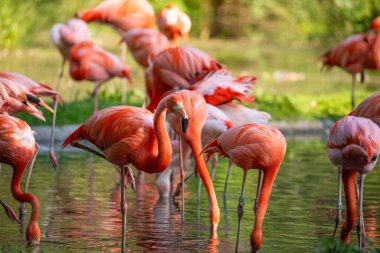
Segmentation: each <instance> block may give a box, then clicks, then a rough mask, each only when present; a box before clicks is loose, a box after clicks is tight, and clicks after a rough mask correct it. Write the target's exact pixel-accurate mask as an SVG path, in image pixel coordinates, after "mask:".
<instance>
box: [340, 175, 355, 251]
mask: <svg viewBox="0 0 380 253" xmlns="http://www.w3.org/2000/svg"><path fill="white" fill-rule="evenodd" d="M342 179H343V184H344V194H345V196H346V206H347V218H346V221H345V222H344V224H343V227H342V232H341V235H340V239H341V240H342V241H344V242H345V243H346V244H348V243H350V235H351V231H352V230H353V229H354V227H355V224H356V172H355V170H343V173H342Z"/></svg>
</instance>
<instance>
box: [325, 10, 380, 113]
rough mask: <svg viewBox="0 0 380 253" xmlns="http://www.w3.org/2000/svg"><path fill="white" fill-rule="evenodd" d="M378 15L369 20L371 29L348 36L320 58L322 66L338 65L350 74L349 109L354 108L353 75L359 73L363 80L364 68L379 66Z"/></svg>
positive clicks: (379, 23)
mask: <svg viewBox="0 0 380 253" xmlns="http://www.w3.org/2000/svg"><path fill="white" fill-rule="evenodd" d="M379 18H380V17H377V18H375V19H374V20H373V21H372V22H371V29H372V31H370V32H368V33H366V34H365V33H360V34H354V35H351V36H349V37H348V38H346V39H344V40H343V41H342V42H340V43H339V44H338V45H337V46H335V47H334V48H332V49H330V50H328V51H327V52H326V53H325V54H323V55H322V56H321V57H320V58H321V60H322V63H323V65H324V66H326V67H327V68H328V69H331V68H332V67H334V66H338V67H341V68H343V69H344V70H346V71H347V72H348V73H350V74H351V75H352V95H351V109H354V108H355V77H356V75H357V74H360V75H361V82H362V83H363V82H364V70H365V69H378V68H380V34H379V32H378V31H379V28H380V19H379Z"/></svg>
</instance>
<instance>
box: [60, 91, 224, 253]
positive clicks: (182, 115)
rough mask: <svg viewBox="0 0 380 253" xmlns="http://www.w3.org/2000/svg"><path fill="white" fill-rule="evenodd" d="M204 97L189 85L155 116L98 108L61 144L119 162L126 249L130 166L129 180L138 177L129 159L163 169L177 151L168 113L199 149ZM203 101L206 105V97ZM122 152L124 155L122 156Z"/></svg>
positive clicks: (214, 208)
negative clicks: (126, 180) (95, 148)
mask: <svg viewBox="0 0 380 253" xmlns="http://www.w3.org/2000/svg"><path fill="white" fill-rule="evenodd" d="M202 99H203V98H202V97H201V96H200V95H197V94H195V93H193V92H190V91H179V92H176V93H173V94H171V95H169V96H167V97H165V98H164V99H163V100H162V101H161V102H160V104H159V106H158V108H157V110H156V113H155V114H154V116H153V114H152V113H151V112H149V111H148V110H145V109H144V108H137V107H131V106H115V107H110V108H106V109H103V110H101V111H99V112H96V113H94V114H93V115H92V116H91V117H90V118H89V119H88V120H87V121H86V122H85V123H83V124H82V125H81V126H80V127H79V128H78V129H77V130H76V131H74V132H73V133H72V134H71V135H70V136H69V137H68V138H67V139H66V141H65V142H64V144H63V145H62V148H64V147H65V146H67V145H68V144H71V145H73V146H75V147H79V148H82V149H84V150H87V151H89V152H91V153H94V154H96V155H98V156H100V157H102V158H104V159H106V160H108V161H109V162H110V163H112V164H114V165H115V166H117V167H118V168H120V170H121V179H120V180H121V184H120V185H121V186H120V187H121V191H122V197H121V213H122V222H123V226H122V250H123V252H124V250H125V215H126V203H125V198H124V188H125V172H127V175H128V177H129V180H130V181H132V182H133V181H134V179H133V174H132V170H131V169H130V167H128V164H130V163H131V164H133V165H134V167H136V168H137V169H138V170H140V171H143V172H147V173H159V172H162V171H163V170H165V169H166V167H167V166H168V165H169V162H170V159H171V155H172V148H171V144H170V139H169V136H168V133H167V130H166V124H165V118H166V114H167V117H168V118H169V120H170V121H171V122H172V126H173V129H174V130H176V131H177V130H178V131H180V132H181V133H182V132H188V134H184V135H181V138H183V139H185V141H186V142H188V143H189V144H190V146H192V148H194V150H195V151H196V152H194V153H196V154H198V155H199V154H200V151H201V150H200V149H201V147H200V129H201V127H202V126H203V124H202V122H199V120H198V118H200V121H202V120H203V117H205V115H204V113H202V111H200V109H202V105H203V104H202ZM199 100H200V101H199ZM203 103H204V106H205V102H204V100H203ZM199 106H201V108H199ZM195 109H198V110H197V112H196V113H195V112H194V111H193V110H195ZM204 109H205V108H204ZM187 110H189V111H187ZM200 112H201V113H200ZM153 117H154V119H153ZM177 123H178V124H177ZM188 125H189V129H188ZM197 131H199V136H197V134H198V132H197ZM177 133H178V132H177ZM190 135H191V137H192V139H191V140H189V138H190ZM197 138H198V139H197ZM81 139H87V140H89V141H90V142H91V143H93V144H94V145H95V146H97V147H98V148H99V149H100V150H101V151H100V152H99V151H96V150H93V149H91V148H89V147H87V146H85V145H82V144H80V143H78V141H79V140H81ZM197 140H198V141H197ZM198 142H199V143H198ZM197 151H198V152H197ZM120 154H123V155H122V156H121V155H120ZM197 157H198V159H197V163H198V164H200V166H199V167H200V172H201V177H202V178H204V179H205V181H206V182H205V185H207V187H206V189H207V190H208V192H210V201H211V220H212V227H213V228H215V230H216V227H217V224H218V222H219V207H218V204H217V200H216V196H215V192H214V189H213V186H212V183H211V180H209V182H208V183H207V176H209V175H208V172H207V168H206V164H205V162H204V159H203V157H200V156H197ZM202 165H203V166H202ZM205 169H206V170H205ZM132 184H133V183H132ZM215 232H216V231H215Z"/></svg>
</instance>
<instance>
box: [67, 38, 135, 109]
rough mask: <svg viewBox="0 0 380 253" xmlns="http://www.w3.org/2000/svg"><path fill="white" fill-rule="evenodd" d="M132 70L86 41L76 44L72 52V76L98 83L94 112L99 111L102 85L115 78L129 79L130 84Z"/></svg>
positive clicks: (93, 94) (94, 94)
mask: <svg viewBox="0 0 380 253" xmlns="http://www.w3.org/2000/svg"><path fill="white" fill-rule="evenodd" d="M130 71H131V68H130V67H129V66H127V65H125V64H124V63H123V62H122V61H121V60H120V59H119V58H117V57H116V56H115V55H113V54H111V53H108V52H106V51H105V50H103V49H101V48H99V47H96V46H94V43H93V42H90V41H85V42H81V43H78V44H76V45H75V46H73V47H72V48H71V50H70V75H71V77H72V78H73V79H75V80H88V81H92V82H96V85H95V88H94V91H93V93H92V96H93V97H94V112H95V111H97V110H98V92H99V88H100V86H101V85H103V84H104V83H106V82H107V81H109V80H110V79H112V78H114V77H116V76H117V77H122V78H127V79H128V80H129V81H130V82H132V80H131V76H130Z"/></svg>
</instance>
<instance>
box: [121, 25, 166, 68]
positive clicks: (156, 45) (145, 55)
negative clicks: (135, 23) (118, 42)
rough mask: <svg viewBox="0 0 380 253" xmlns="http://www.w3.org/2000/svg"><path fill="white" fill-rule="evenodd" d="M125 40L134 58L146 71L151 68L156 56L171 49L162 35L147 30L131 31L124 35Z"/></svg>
mask: <svg viewBox="0 0 380 253" xmlns="http://www.w3.org/2000/svg"><path fill="white" fill-rule="evenodd" d="M123 40H124V41H125V42H126V43H127V46H128V49H129V51H131V53H132V56H133V58H134V59H135V60H136V62H137V63H138V64H140V66H141V67H143V68H144V69H145V68H147V67H148V66H149V61H153V60H154V59H155V58H156V55H157V54H158V53H160V52H161V51H163V50H164V49H167V48H169V46H170V45H169V41H168V39H167V38H166V37H165V35H163V34H162V33H160V32H158V31H155V30H152V29H145V28H136V29H131V30H129V31H128V32H126V33H124V34H123Z"/></svg>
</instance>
